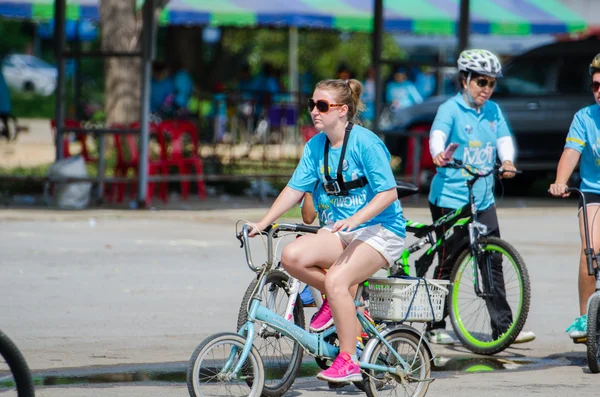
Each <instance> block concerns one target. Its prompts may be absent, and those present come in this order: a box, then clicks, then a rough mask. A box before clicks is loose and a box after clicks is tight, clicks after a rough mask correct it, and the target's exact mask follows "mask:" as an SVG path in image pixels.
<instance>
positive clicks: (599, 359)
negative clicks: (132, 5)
mask: <svg viewBox="0 0 600 397" xmlns="http://www.w3.org/2000/svg"><path fill="white" fill-rule="evenodd" d="M598 311H600V294H599V293H598V292H596V293H595V294H594V295H592V298H591V299H590V303H589V305H588V308H587V341H586V343H585V344H586V347H587V362H588V367H589V368H590V371H591V372H592V373H593V374H597V373H600V313H598Z"/></svg>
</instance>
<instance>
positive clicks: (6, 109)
mask: <svg viewBox="0 0 600 397" xmlns="http://www.w3.org/2000/svg"><path fill="white" fill-rule="evenodd" d="M11 112H12V103H11V101H10V90H9V89H8V85H7V84H6V80H5V79H4V75H3V74H2V71H0V113H3V114H10V113H11Z"/></svg>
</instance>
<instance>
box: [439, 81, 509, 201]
mask: <svg viewBox="0 0 600 397" xmlns="http://www.w3.org/2000/svg"><path fill="white" fill-rule="evenodd" d="M435 130H440V131H442V132H444V133H445V134H446V135H447V136H448V139H447V141H446V142H447V144H450V143H458V145H459V146H458V148H457V149H456V151H455V152H454V156H453V157H454V158H455V159H459V160H462V162H463V164H465V165H470V166H473V167H474V168H475V169H477V170H479V171H481V172H488V171H490V170H491V169H492V168H493V167H494V164H495V163H496V141H497V140H498V138H501V137H505V136H510V135H511V134H510V130H509V129H508V125H507V123H506V120H505V119H504V115H503V114H502V111H501V110H500V107H499V106H498V105H497V104H496V103H495V102H492V101H490V100H488V101H487V102H486V103H485V104H484V105H483V107H482V108H481V112H480V113H479V114H477V111H476V110H475V109H473V108H471V107H470V106H469V105H467V103H466V102H465V99H464V98H463V96H462V93H460V92H459V93H458V94H456V95H455V96H454V97H452V98H450V99H448V100H447V101H446V102H444V103H443V104H441V105H440V107H439V109H438V112H437V114H436V116H435V120H434V121H433V125H432V126H431V131H435ZM470 178H472V177H471V176H470V175H469V174H468V173H467V172H465V171H464V170H456V169H451V168H437V173H436V174H435V176H434V177H433V180H432V182H431V190H430V192H429V201H430V202H431V203H432V204H435V205H437V206H438V207H443V208H460V207H462V206H464V205H465V204H467V203H468V202H469V190H468V188H467V185H466V181H467V180H468V179H470ZM473 193H474V195H475V204H476V205H477V209H478V210H479V211H483V210H485V209H486V208H488V207H490V206H491V205H493V204H494V175H493V174H492V175H490V176H488V177H486V178H481V179H479V180H478V181H477V182H476V183H475V186H474V187H473Z"/></svg>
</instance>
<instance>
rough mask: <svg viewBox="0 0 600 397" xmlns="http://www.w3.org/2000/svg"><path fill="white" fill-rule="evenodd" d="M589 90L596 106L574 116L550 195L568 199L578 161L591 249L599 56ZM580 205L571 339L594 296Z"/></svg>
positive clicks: (583, 324) (582, 326)
mask: <svg viewBox="0 0 600 397" xmlns="http://www.w3.org/2000/svg"><path fill="white" fill-rule="evenodd" d="M589 72H590V78H591V82H590V88H591V90H592V94H593V95H594V99H595V100H596V104H594V105H591V106H588V107H585V108H583V109H581V110H580V111H578V112H577V113H576V114H575V117H573V122H572V123H571V127H570V129H569V134H568V135H567V142H566V144H565V149H564V151H563V153H562V156H561V157H560V161H559V162H558V168H557V170H556V180H555V182H554V183H553V184H552V185H550V193H551V194H552V195H554V196H558V197H567V196H568V195H569V193H566V189H567V181H568V180H569V178H570V177H571V174H572V173H573V170H574V169H575V167H576V166H577V163H578V162H579V160H580V159H581V164H580V166H579V172H580V175H581V187H580V189H581V190H582V191H583V192H584V195H585V199H586V211H587V214H588V219H592V222H591V224H590V226H589V233H590V236H591V237H592V241H591V243H592V247H591V248H593V249H598V247H600V221H598V222H597V223H595V222H594V221H595V220H596V215H597V214H598V212H599V211H598V210H600V207H599V206H600V168H599V165H600V150H599V144H600V127H598V126H599V125H600V107H599V105H600V54H598V55H596V56H595V57H594V59H593V60H592V63H591V64H590V67H589ZM582 206H583V205H582V203H581V201H580V202H579V231H580V235H581V256H580V260H579V314H580V316H579V317H577V318H576V319H575V321H574V322H573V324H571V325H570V326H569V328H567V330H566V332H568V333H569V336H570V337H571V338H573V339H578V338H582V337H585V336H586V334H587V316H586V312H587V301H588V299H589V297H590V296H591V295H592V294H593V293H594V290H595V282H596V279H595V277H594V276H590V275H589V274H588V269H587V262H586V257H585V254H584V248H585V246H584V241H585V236H584V229H583V228H584V226H583V213H582V212H581V209H582Z"/></svg>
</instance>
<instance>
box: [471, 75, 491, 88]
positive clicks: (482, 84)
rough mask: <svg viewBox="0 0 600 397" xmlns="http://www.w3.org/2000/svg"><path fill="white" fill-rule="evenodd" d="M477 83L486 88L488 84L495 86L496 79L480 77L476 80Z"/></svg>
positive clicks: (478, 85)
mask: <svg viewBox="0 0 600 397" xmlns="http://www.w3.org/2000/svg"><path fill="white" fill-rule="evenodd" d="M475 83H477V87H481V88H485V87H487V86H489V87H490V88H494V87H495V86H496V80H488V79H485V78H483V77H480V78H478V79H477V80H475Z"/></svg>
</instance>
